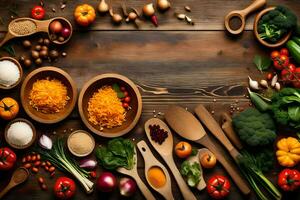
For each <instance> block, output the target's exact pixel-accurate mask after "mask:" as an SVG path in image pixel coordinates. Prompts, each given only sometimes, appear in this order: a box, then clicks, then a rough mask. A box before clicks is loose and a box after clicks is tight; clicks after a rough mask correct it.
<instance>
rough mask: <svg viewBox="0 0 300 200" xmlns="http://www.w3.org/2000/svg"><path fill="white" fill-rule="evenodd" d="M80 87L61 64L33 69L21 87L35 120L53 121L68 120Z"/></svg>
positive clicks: (22, 100)
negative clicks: (59, 65)
mask: <svg viewBox="0 0 300 200" xmlns="http://www.w3.org/2000/svg"><path fill="white" fill-rule="evenodd" d="M76 101H77V88H76V84H75V82H74V81H73V79H72V78H71V76H70V75H69V74H68V73H67V72H65V71H63V70H62V69H59V68H57V67H42V68H39V69H36V70H34V71H32V72H31V73H30V74H28V76H27V77H26V78H25V80H24V82H23V84H22V87H21V103H22V106H23V108H24V110H25V112H26V113H27V114H28V115H29V116H30V117H31V118H32V119H33V120H35V121H37V122H40V123H45V124H53V123H57V122H60V121H62V120H63V119H65V118H66V117H67V116H68V115H69V114H70V113H71V112H72V110H73V109H74V107H75V104H76Z"/></svg>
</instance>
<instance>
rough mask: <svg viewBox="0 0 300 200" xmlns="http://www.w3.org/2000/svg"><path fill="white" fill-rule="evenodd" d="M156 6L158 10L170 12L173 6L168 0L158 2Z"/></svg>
mask: <svg viewBox="0 0 300 200" xmlns="http://www.w3.org/2000/svg"><path fill="white" fill-rule="evenodd" d="M156 4H157V7H158V9H160V10H161V11H165V10H168V9H169V8H170V7H171V4H170V2H169V1H168V0H157V2H156Z"/></svg>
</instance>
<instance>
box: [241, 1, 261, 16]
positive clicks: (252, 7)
mask: <svg viewBox="0 0 300 200" xmlns="http://www.w3.org/2000/svg"><path fill="white" fill-rule="evenodd" d="M266 2H267V0H254V1H253V3H251V4H250V5H249V6H248V7H247V8H245V9H244V10H242V11H241V13H242V14H244V16H246V15H248V14H249V13H251V12H253V11H255V10H258V9H259V8H261V7H263V6H264V5H265V4H266Z"/></svg>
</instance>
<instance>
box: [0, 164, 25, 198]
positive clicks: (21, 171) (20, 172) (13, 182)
mask: <svg viewBox="0 0 300 200" xmlns="http://www.w3.org/2000/svg"><path fill="white" fill-rule="evenodd" d="M28 177H29V172H28V170H27V169H26V168H23V167H20V168H18V169H16V171H14V173H13V175H12V177H11V179H10V182H9V183H8V185H7V186H6V187H5V188H4V189H3V190H2V191H1V192H0V199H1V198H2V197H3V196H4V195H5V194H6V193H7V192H8V191H10V190H11V189H12V188H14V187H16V186H17V185H19V184H21V183H23V182H25V181H26V180H27V179H28Z"/></svg>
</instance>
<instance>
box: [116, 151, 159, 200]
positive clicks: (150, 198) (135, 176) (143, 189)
mask: <svg viewBox="0 0 300 200" xmlns="http://www.w3.org/2000/svg"><path fill="white" fill-rule="evenodd" d="M117 171H118V172H119V173H121V174H125V175H127V176H130V177H132V178H133V179H134V180H135V182H136V184H137V185H138V187H139V189H140V190H141V192H142V193H143V195H144V197H145V198H146V199H147V200H155V197H154V196H153V195H152V193H151V192H150V190H149V189H148V187H147V186H146V185H145V183H144V182H143V181H142V179H141V178H140V176H139V174H138V171H137V155H136V148H134V166H133V168H132V169H131V170H128V169H126V168H124V167H119V168H118V169H117Z"/></svg>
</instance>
